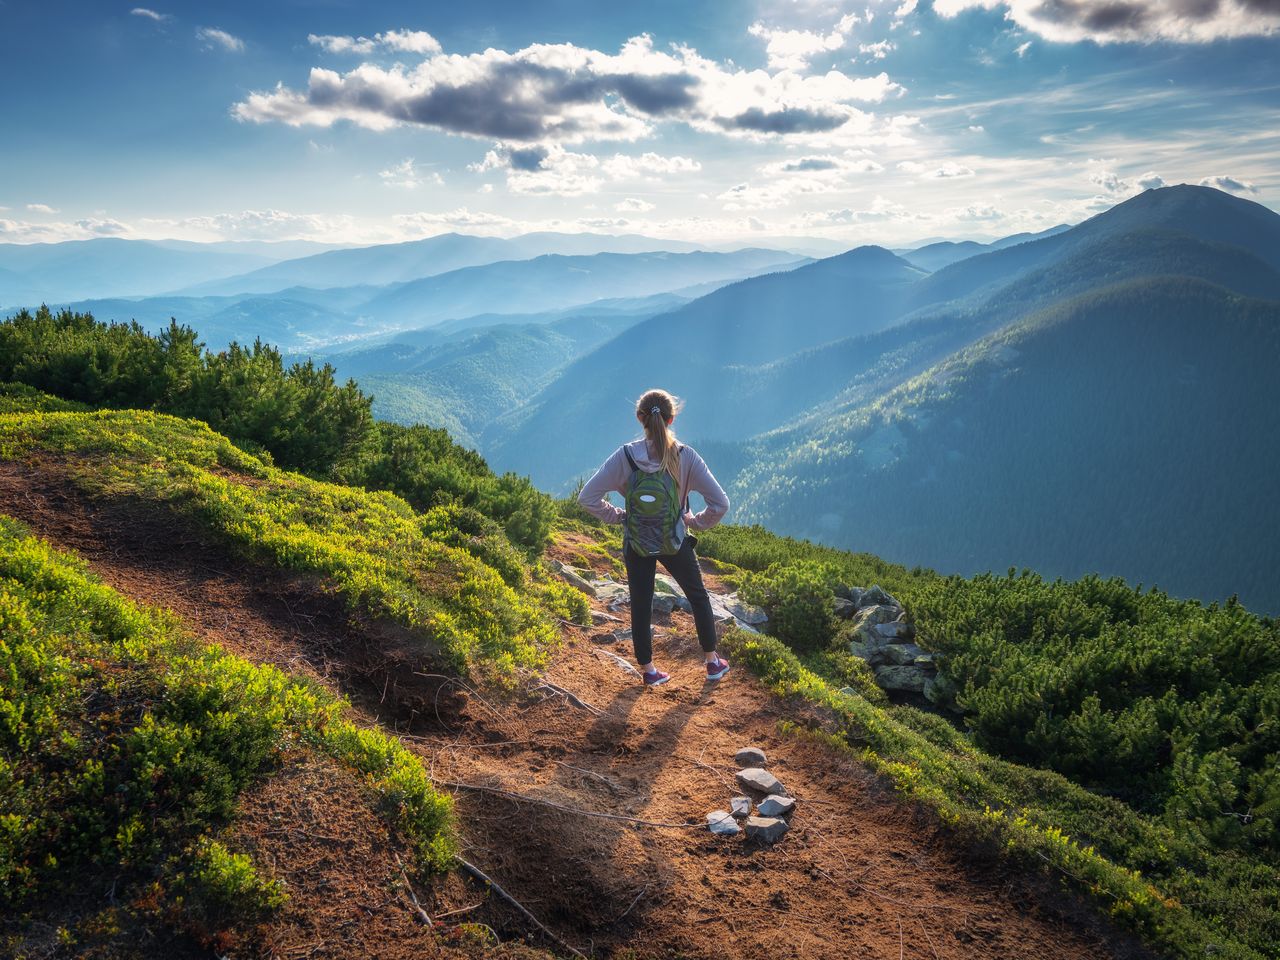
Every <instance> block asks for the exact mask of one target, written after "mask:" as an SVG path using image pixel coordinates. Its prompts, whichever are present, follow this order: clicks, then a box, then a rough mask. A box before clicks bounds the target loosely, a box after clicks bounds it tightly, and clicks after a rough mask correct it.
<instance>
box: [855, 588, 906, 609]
mask: <svg viewBox="0 0 1280 960" xmlns="http://www.w3.org/2000/svg"><path fill="white" fill-rule="evenodd" d="M861 605H862V606H864V607H869V606H877V605H884V606H897V605H898V601H897V600H895V599H893V597H891V596H889V594H887V593H885V592H884V590H883V589H881V587H880V585H879V584H876V585H875V586H873V587H868V588H867V589H866V590H863V591H862V604H861Z"/></svg>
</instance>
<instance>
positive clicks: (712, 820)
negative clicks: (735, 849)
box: [707, 810, 742, 837]
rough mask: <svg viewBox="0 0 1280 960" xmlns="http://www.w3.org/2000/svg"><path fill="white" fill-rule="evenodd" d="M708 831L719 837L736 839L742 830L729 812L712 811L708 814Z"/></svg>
mask: <svg viewBox="0 0 1280 960" xmlns="http://www.w3.org/2000/svg"><path fill="white" fill-rule="evenodd" d="M707 829H708V830H710V831H711V832H712V833H714V834H715V835H716V836H718V837H736V836H737V835H738V833H739V832H740V831H741V829H742V828H741V827H739V826H738V822H737V821H736V820H734V819H733V814H731V813H730V812H729V811H728V810H712V811H711V812H710V813H708V814H707Z"/></svg>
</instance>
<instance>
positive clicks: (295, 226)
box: [143, 208, 355, 240]
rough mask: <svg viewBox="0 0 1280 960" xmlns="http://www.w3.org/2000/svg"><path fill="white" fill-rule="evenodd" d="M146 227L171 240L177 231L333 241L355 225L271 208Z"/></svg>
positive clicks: (347, 219) (341, 219)
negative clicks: (162, 230) (164, 233)
mask: <svg viewBox="0 0 1280 960" xmlns="http://www.w3.org/2000/svg"><path fill="white" fill-rule="evenodd" d="M143 223H144V224H145V225H147V226H148V227H149V228H155V227H161V228H167V235H170V236H171V235H173V233H174V232H175V231H177V232H181V233H192V232H195V233H201V234H213V235H215V236H218V237H222V238H225V239H229V240H295V239H307V238H315V239H332V238H333V237H335V236H340V235H343V234H346V233H350V231H351V230H352V229H353V227H354V223H355V222H354V219H353V218H352V217H349V216H345V215H338V216H320V215H317V214H301V213H289V212H287V211H285V210H275V209H272V208H268V209H266V210H243V211H241V212H239V213H219V214H214V215H212V216H198V217H186V218H184V219H181V220H144V221H143Z"/></svg>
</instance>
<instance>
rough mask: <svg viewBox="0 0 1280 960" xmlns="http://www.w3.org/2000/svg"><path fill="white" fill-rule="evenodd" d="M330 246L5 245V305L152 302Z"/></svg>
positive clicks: (109, 241)
mask: <svg viewBox="0 0 1280 960" xmlns="http://www.w3.org/2000/svg"><path fill="white" fill-rule="evenodd" d="M328 248H329V245H327V244H320V243H311V242H309V241H288V242H283V243H279V244H275V243H262V242H247V241H246V242H243V243H231V242H227V243H188V242H184V241H181V240H124V239H120V238H118V237H100V238H98V239H94V240H71V241H67V242H64V243H0V307H21V306H26V307H32V306H38V305H39V304H41V303H53V302H55V301H69V300H81V299H85V298H88V297H98V298H103V297H121V296H133V297H139V296H148V295H152V294H159V293H164V292H165V291H167V290H173V289H175V288H176V287H182V286H187V285H189V284H193V283H201V282H204V281H207V280H212V279H214V278H216V277H223V276H226V275H227V274H229V273H239V272H242V271H244V270H250V269H256V268H259V267H263V266H266V265H268V264H271V263H275V262H277V261H280V260H285V259H288V258H291V257H297V256H300V255H305V254H313V253H316V252H317V251H322V250H326V249H328Z"/></svg>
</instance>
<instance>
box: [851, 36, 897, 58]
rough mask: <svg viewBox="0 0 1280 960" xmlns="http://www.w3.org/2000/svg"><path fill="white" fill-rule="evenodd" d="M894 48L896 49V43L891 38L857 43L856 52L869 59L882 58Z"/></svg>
mask: <svg viewBox="0 0 1280 960" xmlns="http://www.w3.org/2000/svg"><path fill="white" fill-rule="evenodd" d="M896 49H898V45H897V44H896V43H894V42H893V41H892V40H881V41H879V42H878V43H860V44H858V52H859V53H861V54H863V55H864V56H866V57H868V58H869V59H871V60H883V59H884V58H885V57H887V56H888V55H889V54H890V53H892V52H893V51H894V50H896Z"/></svg>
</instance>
